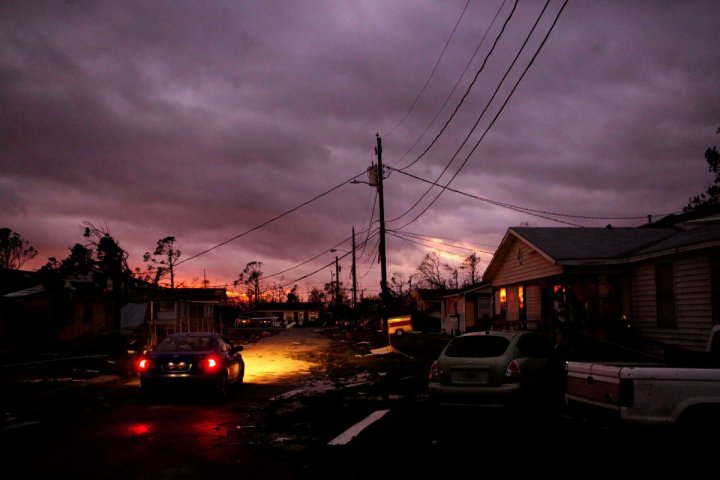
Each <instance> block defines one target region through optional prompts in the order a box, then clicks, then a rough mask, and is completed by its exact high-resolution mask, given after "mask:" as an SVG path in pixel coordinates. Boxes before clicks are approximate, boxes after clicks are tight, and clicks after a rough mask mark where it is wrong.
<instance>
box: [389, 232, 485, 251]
mask: <svg viewBox="0 0 720 480" xmlns="http://www.w3.org/2000/svg"><path fill="white" fill-rule="evenodd" d="M389 231H390V232H392V233H393V234H395V235H400V236H403V237H412V238H422V237H421V236H419V235H412V234H408V233H406V232H396V231H395V230H389ZM430 239H431V241H432V242H433V243H438V244H440V245H445V246H446V247H452V248H459V249H461V250H467V251H469V252H479V253H485V254H487V255H494V254H495V252H490V251H488V250H478V249H476V248H469V247H463V246H460V245H454V244H452V243H445V242H439V241H435V240H434V239H432V237H430ZM423 245H426V246H428V247H430V246H431V245H432V244H430V245H427V244H423ZM431 248H436V247H431Z"/></svg>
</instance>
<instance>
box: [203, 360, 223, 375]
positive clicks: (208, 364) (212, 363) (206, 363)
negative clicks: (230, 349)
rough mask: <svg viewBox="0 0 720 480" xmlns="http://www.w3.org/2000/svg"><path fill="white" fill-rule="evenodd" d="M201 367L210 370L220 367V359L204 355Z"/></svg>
mask: <svg viewBox="0 0 720 480" xmlns="http://www.w3.org/2000/svg"><path fill="white" fill-rule="evenodd" d="M202 366H203V369H205V370H207V371H208V372H212V371H215V370H217V369H218V368H220V360H218V358H217V357H205V358H204V359H203V361H202Z"/></svg>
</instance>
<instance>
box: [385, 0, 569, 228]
mask: <svg viewBox="0 0 720 480" xmlns="http://www.w3.org/2000/svg"><path fill="white" fill-rule="evenodd" d="M568 1H569V0H565V2H564V3H563V4H562V7H560V10H559V11H558V13H557V15H556V17H555V20H554V21H553V23H552V25H550V28H549V29H548V31H547V33H546V34H545V37H544V38H543V40H542V42H541V43H540V46H539V47H538V48H537V50H536V51H535V54H534V55H533V57H532V58H531V59H530V62H529V63H528V64H527V66H526V67H525V70H523V72H522V74H521V75H520V77H519V78H518V80H517V81H516V82H515V85H514V86H513V88H512V90H511V91H510V94H509V95H508V97H507V98H506V99H505V101H504V102H503V104H502V105H501V106H500V109H499V110H498V112H497V113H496V114H495V117H493V119H492V121H491V122H490V125H488V127H487V128H486V129H485V132H484V133H483V134H482V136H481V137H480V139H479V140H478V141H477V142H476V143H475V146H473V148H472V150H470V153H468V154H467V156H466V157H465V160H464V161H463V163H462V164H461V165H460V168H458V170H457V172H455V175H453V176H452V178H450V180H449V181H448V183H447V184H445V186H443V187H442V190H441V191H440V192H439V193H438V194H437V196H436V197H435V198H434V199H433V200H432V202H430V204H428V206H427V207H425V209H424V210H423V211H422V212H420V213H419V214H418V215H417V216H416V217H415V218H413V219H412V220H410V221H409V222H407V223H406V224H405V225H403V226H401V227H400V228H398V230H401V229H403V228H405V227H407V226H408V225H410V224H411V223H413V222H415V221H416V220H417V219H418V218H420V217H421V216H422V215H423V214H424V213H425V212H427V211H428V210H429V209H430V207H432V206H433V204H434V203H435V202H436V201H437V199H438V198H440V196H441V195H442V194H443V193H444V192H445V190H447V188H448V186H449V185H450V183H452V181H453V180H455V178H456V177H457V176H458V175H459V174H460V172H461V171H462V169H463V167H465V165H466V164H467V162H468V161H469V160H470V157H471V156H472V154H473V153H474V152H475V150H477V147H478V146H479V145H480V143H481V142H482V141H483V139H484V138H485V136H486V135H487V133H488V132H489V131H490V129H491V128H492V127H493V125H495V122H496V121H497V119H498V117H500V114H501V113H502V112H503V110H504V109H505V107H506V106H507V104H508V102H509V101H510V99H511V98H512V96H513V94H514V93H515V91H516V90H517V87H518V85H520V82H521V81H522V79H523V78H525V74H527V72H528V70H530V67H531V66H532V64H533V63H535V59H536V58H537V56H538V55H539V54H540V51H541V50H542V48H543V46H544V45H545V43H546V42H547V39H548V38H549V37H550V33H551V32H552V31H553V29H554V28H555V25H556V24H557V22H558V20H559V19H560V15H561V14H562V12H563V10H564V9H565V6H566V5H567V3H568ZM543 11H544V10H543ZM503 78H504V77H503ZM473 128H474V127H473ZM431 188H432V187H431ZM551 220H552V219H551ZM555 221H560V220H555ZM564 223H568V222H564Z"/></svg>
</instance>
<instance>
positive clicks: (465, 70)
mask: <svg viewBox="0 0 720 480" xmlns="http://www.w3.org/2000/svg"><path fill="white" fill-rule="evenodd" d="M506 3H507V0H503V2H502V3H501V4H500V8H498V11H497V12H496V13H495V16H494V17H493V19H492V21H491V22H490V25H489V26H488V28H487V29H486V30H485V33H484V34H483V36H482V38H481V39H480V41H479V42H478V44H477V47H475V51H474V52H473V54H472V55H471V56H470V59H469V60H468V62H467V64H466V65H465V68H464V69H463V71H462V73H461V74H460V76H459V77H458V79H457V81H456V82H455V85H453V88H452V89H451V90H450V93H449V94H448V96H447V97H446V98H445V101H444V102H443V104H442V105H441V106H440V108H439V109H438V111H437V113H436V114H435V116H434V117H433V118H432V120H430V122H429V123H428V124H427V126H426V127H425V130H423V131H422V133H421V134H420V135H419V136H418V137H417V139H415V141H414V142H413V144H412V145H410V147H409V148H408V149H407V150H406V151H405V153H403V154H402V156H401V157H400V158H399V159H398V162H402V161H403V160H404V159H405V157H407V156H408V154H409V153H410V152H411V151H412V149H413V148H415V146H416V145H417V144H418V143H420V140H421V139H422V138H423V137H424V136H425V134H426V133H427V132H428V130H430V127H432V125H433V124H434V123H435V120H437V118H438V117H439V116H440V114H441V113H442V111H443V110H445V107H446V106H447V104H448V102H450V99H451V98H452V96H453V94H454V93H455V90H457V87H458V85H460V82H461V81H462V79H463V77H464V76H465V74H466V73H467V71H468V69H469V68H470V65H471V64H472V61H473V60H474V59H475V55H477V53H478V52H479V51H480V47H482V45H483V43H485V38H486V37H487V34H488V33H490V30H491V29H492V27H493V25H495V21H496V20H497V18H498V17H499V16H500V12H501V11H502V9H503V7H504V6H505V4H506ZM475 78H476V79H477V75H476V77H475ZM473 83H474V80H473ZM471 85H472V84H471ZM470 88H472V86H471V87H470ZM466 96H467V93H466V94H465V95H464V96H463V98H462V100H461V101H460V104H459V105H461V104H462V101H463V100H464V99H465V97H466ZM457 108H459V106H458V107H456V111H457ZM450 120H452V116H451V117H450ZM450 120H448V122H447V123H450ZM447 123H446V126H447ZM440 135H441V133H440V134H438V137H439V136H440ZM438 137H435V139H434V140H433V144H434V143H435V141H436V140H437V139H438ZM431 146H432V145H431ZM428 149H429V148H428ZM426 152H427V150H426ZM426 152H423V153H422V154H421V156H420V157H418V158H416V159H415V160H414V161H413V162H412V163H410V164H409V165H406V166H405V167H402V168H401V170H403V169H405V168H410V167H411V166H413V165H414V164H415V163H417V161H418V160H420V158H421V157H422V155H425V153H426Z"/></svg>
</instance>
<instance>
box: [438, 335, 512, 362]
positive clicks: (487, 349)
mask: <svg viewBox="0 0 720 480" xmlns="http://www.w3.org/2000/svg"><path fill="white" fill-rule="evenodd" d="M508 345H510V342H509V341H508V340H507V339H506V338H505V337H495V336H490V335H486V336H470V337H456V338H454V339H452V340H451V341H450V343H449V344H448V346H447V348H446V349H445V355H447V356H448V357H499V356H500V355H502V354H503V353H505V350H506V349H507V347H508Z"/></svg>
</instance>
